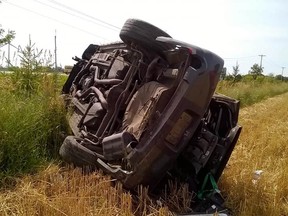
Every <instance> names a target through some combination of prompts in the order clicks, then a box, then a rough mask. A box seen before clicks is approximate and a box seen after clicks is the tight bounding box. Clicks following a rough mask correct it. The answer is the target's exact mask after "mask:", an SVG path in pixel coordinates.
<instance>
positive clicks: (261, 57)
mask: <svg viewBox="0 0 288 216" xmlns="http://www.w3.org/2000/svg"><path fill="white" fill-rule="evenodd" d="M259 56H260V68H261V70H262V59H263V57H265V56H266V55H263V54H262V55H259Z"/></svg>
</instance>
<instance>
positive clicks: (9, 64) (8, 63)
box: [7, 41, 11, 68]
mask: <svg viewBox="0 0 288 216" xmlns="http://www.w3.org/2000/svg"><path fill="white" fill-rule="evenodd" d="M7 65H8V68H10V66H11V63H10V41H9V42H8V62H7Z"/></svg>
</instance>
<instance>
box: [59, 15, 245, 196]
mask: <svg viewBox="0 0 288 216" xmlns="http://www.w3.org/2000/svg"><path fill="white" fill-rule="evenodd" d="M120 38H121V39H122V41H123V42H119V43H113V44H108V45H101V46H98V45H90V46H89V47H88V48H87V50H86V51H85V52H84V53H83V56H82V58H81V59H80V58H75V60H77V63H76V64H75V66H74V67H73V69H72V71H71V73H70V76H69V77H68V79H67V81H66V83H65V85H64V87H63V94H66V95H68V96H69V97H68V98H69V99H68V104H69V106H70V107H71V109H72V113H71V116H70V118H69V124H70V127H71V129H72V131H73V135H71V136H68V137H66V139H65V140H64V142H63V144H62V146H61V148H60V155H61V156H62V158H63V159H64V160H65V161H67V162H70V163H73V164H75V165H77V166H92V167H96V168H100V169H102V170H103V171H104V172H105V173H108V174H110V175H111V176H112V177H113V178H116V179H119V180H120V181H121V182H122V183H123V185H124V186H125V187H126V188H128V189H133V188H135V187H136V186H137V185H139V184H142V185H146V186H149V188H151V189H153V188H155V187H156V186H157V184H158V183H159V182H160V181H161V180H162V179H163V178H164V177H165V176H170V177H171V176H172V177H175V178H177V179H180V181H183V182H187V183H189V186H190V189H191V190H193V191H194V192H195V193H198V192H199V190H200V188H201V186H202V185H203V181H204V179H205V178H207V175H210V176H213V178H214V179H215V181H217V180H218V179H219V177H220V176H221V174H222V171H223V169H224V167H225V165H226V163H227V161H228V159H229V157H230V155H231V153H232V151H233V148H234V146H235V144H236V142H237V140H238V137H239V135H240V132H241V127H240V126H239V125H237V122H238V114H239V101H237V100H234V99H232V98H229V97H226V96H223V95H218V94H214V92H215V88H216V86H217V83H218V80H219V75H220V71H221V70H222V68H223V64H224V61H223V60H222V59H221V58H220V57H219V56H217V55H215V54H214V53H212V52H210V51H208V50H205V49H202V48H199V47H197V46H194V45H191V44H188V43H185V42H181V41H178V40H175V39H172V37H171V36H170V35H168V34H167V33H166V32H164V31H162V30H161V29H159V28H157V27H155V26H153V25H151V24H149V23H147V22H144V21H141V20H135V19H128V20H127V21H126V22H125V24H124V26H123V27H122V29H121V32H120Z"/></svg>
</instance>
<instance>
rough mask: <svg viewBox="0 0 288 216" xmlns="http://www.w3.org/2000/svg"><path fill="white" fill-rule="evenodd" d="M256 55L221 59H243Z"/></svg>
mask: <svg viewBox="0 0 288 216" xmlns="http://www.w3.org/2000/svg"><path fill="white" fill-rule="evenodd" d="M255 57H257V56H242V57H229V58H223V59H227V60H230V59H231V60H233V59H243V58H255Z"/></svg>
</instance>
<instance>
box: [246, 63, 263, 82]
mask: <svg viewBox="0 0 288 216" xmlns="http://www.w3.org/2000/svg"><path fill="white" fill-rule="evenodd" d="M262 73H263V68H261V67H260V66H259V65H258V64H254V65H253V66H252V67H251V69H250V70H249V74H251V75H252V76H253V79H254V80H255V79H256V78H257V76H260V75H262Z"/></svg>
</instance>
